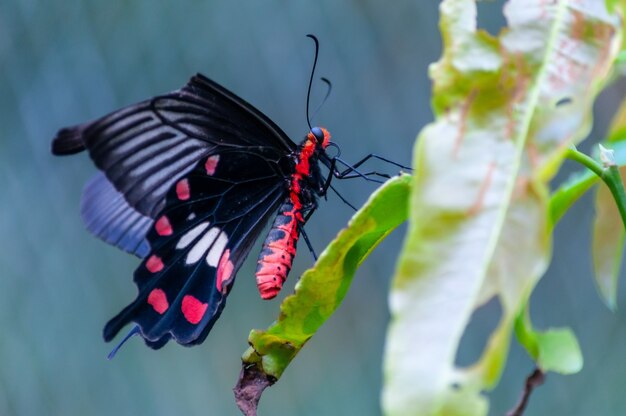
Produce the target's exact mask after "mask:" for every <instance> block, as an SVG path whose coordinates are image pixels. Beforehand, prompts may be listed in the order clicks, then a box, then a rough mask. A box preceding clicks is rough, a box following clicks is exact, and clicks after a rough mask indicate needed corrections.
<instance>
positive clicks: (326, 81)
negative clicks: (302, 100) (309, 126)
mask: <svg viewBox="0 0 626 416" xmlns="http://www.w3.org/2000/svg"><path fill="white" fill-rule="evenodd" d="M320 79H321V80H322V82H324V84H326V86H327V87H328V89H327V90H326V95H325V96H324V99H323V100H322V102H321V103H320V105H318V106H317V108H316V109H315V111H313V115H312V116H311V120H313V119H314V118H315V116H316V115H317V113H318V112H319V111H320V109H321V108H322V106H323V105H324V103H325V102H326V100H327V99H328V96H329V95H330V92H331V91H332V90H333V84H332V83H331V82H330V81H329V80H328V79H327V78H324V77H321V78H320Z"/></svg>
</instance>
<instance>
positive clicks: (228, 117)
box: [52, 74, 295, 256]
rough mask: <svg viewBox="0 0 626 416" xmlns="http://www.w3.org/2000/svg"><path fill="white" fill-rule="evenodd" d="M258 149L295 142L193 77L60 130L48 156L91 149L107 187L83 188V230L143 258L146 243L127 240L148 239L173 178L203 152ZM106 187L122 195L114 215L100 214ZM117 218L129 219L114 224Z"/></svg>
mask: <svg viewBox="0 0 626 416" xmlns="http://www.w3.org/2000/svg"><path fill="white" fill-rule="evenodd" d="M258 147H271V148H274V149H275V150H276V151H277V152H278V153H282V154H288V153H291V152H292V151H294V149H295V144H294V143H293V142H292V141H291V140H290V139H289V138H288V137H287V136H286V135H285V133H284V132H283V131H282V130H281V129H280V128H279V127H278V126H276V125H275V124H274V123H273V122H272V121H271V120H270V119H268V118H267V117H266V116H264V115H263V114H262V113H260V112H259V111H258V110H256V109H255V108H254V107H252V106H251V105H250V104H248V103H247V102H246V101H244V100H242V99H241V98H239V97H237V96H236V95H235V94H233V93H231V92H230V91H228V90H226V89H225V88H223V87H221V86H219V85H218V84H216V83H214V82H213V81H211V80H209V79H208V78H206V77H204V76H203V75H200V74H198V75H195V76H194V77H192V78H191V80H190V81H189V82H188V83H187V85H185V86H184V87H183V88H181V89H179V90H176V91H173V92H171V93H169V94H165V95H161V96H157V97H154V98H152V99H150V100H146V101H143V102H140V103H138V104H135V105H131V106H128V107H126V108H123V109H121V110H118V111H115V112H113V113H111V114H109V115H107V116H105V117H102V118H100V119H98V120H95V121H93V122H89V123H86V124H82V125H79V126H75V127H70V128H65V129H62V130H60V131H59V133H58V134H57V136H56V137H55V138H54V140H53V142H52V153H54V154H56V155H67V154H73V153H77V152H80V151H82V150H85V149H86V150H87V151H88V152H89V155H90V156H91V158H92V159H93V161H94V163H95V164H96V166H97V167H98V168H99V169H100V170H101V171H102V172H103V173H104V175H105V177H106V181H108V183H109V184H107V183H106V181H105V180H104V179H94V180H93V181H92V182H91V183H90V184H89V185H88V186H87V188H86V190H85V195H84V196H83V207H82V212H83V218H84V219H85V222H86V223H87V226H88V229H89V230H90V231H91V232H93V233H94V234H95V235H96V236H98V237H100V238H102V239H103V240H104V241H107V242H109V243H112V244H114V245H116V246H118V247H120V248H122V249H124V250H126V251H129V252H133V253H135V254H137V255H139V256H142V254H145V252H146V249H145V246H142V245H141V243H140V246H137V247H143V248H140V249H137V248H136V247H133V246H132V244H133V243H135V242H140V241H142V237H145V235H143V236H142V235H141V232H142V230H143V231H145V230H146V229H147V228H149V226H148V227H146V226H145V224H146V223H147V222H148V221H149V219H152V220H154V219H155V218H156V215H157V214H158V213H159V212H160V211H161V210H162V209H163V208H164V205H165V196H166V193H167V192H168V190H170V189H171V188H172V186H173V185H174V183H176V182H178V181H179V180H180V179H181V178H182V177H184V176H185V175H187V174H188V173H189V172H190V171H191V170H192V169H193V168H194V166H195V165H196V163H197V162H198V161H199V160H200V159H202V158H205V157H206V156H208V155H215V154H220V153H221V152H222V151H225V150H228V149H232V148H243V149H248V150H249V151H252V152H253V151H254V149H256V148H258ZM109 185H112V187H111V186H109ZM103 188H106V190H107V191H108V192H109V191H111V190H113V191H116V192H117V194H119V195H121V196H123V201H122V200H119V203H118V204H117V205H115V206H114V207H113V208H115V209H116V214H115V215H113V214H111V211H103V208H102V207H101V204H102V201H101V198H94V197H93V195H97V194H98V192H100V191H101V190H102V189H103ZM109 188H110V189H109ZM119 195H114V196H115V197H117V196H119ZM113 208H112V209H113ZM87 213H91V214H92V215H89V214H87ZM118 216H122V217H125V218H129V219H130V220H128V221H127V222H123V221H113V218H114V217H118ZM140 216H143V218H140ZM140 223H141V224H142V226H139V225H138V224H140ZM124 226H126V227H127V228H124ZM118 234H120V235H124V236H130V237H132V238H131V240H123V239H122V240H119V241H118V240H116V239H115V238H114V237H115V236H117V235H118ZM111 235H113V237H110V236H111ZM129 241H130V242H129Z"/></svg>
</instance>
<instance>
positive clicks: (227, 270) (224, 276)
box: [215, 250, 235, 293]
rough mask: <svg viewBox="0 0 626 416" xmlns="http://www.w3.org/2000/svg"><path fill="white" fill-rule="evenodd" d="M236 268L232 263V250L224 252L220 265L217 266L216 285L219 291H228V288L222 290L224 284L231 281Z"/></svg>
mask: <svg viewBox="0 0 626 416" xmlns="http://www.w3.org/2000/svg"><path fill="white" fill-rule="evenodd" d="M234 268H235V266H234V265H233V262H232V261H230V250H226V251H224V254H222V257H221V258H220V263H219V264H218V265H217V281H216V283H215V285H216V286H217V290H219V291H220V292H221V293H225V292H226V290H227V289H226V287H224V288H222V283H223V282H225V281H228V280H229V279H230V277H231V276H232V274H233V269H234ZM222 289H223V290H222Z"/></svg>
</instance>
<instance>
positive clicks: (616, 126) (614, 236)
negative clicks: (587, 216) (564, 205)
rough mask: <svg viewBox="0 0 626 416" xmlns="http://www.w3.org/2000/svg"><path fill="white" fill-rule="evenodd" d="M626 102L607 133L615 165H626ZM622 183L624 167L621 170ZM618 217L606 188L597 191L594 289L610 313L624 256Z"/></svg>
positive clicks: (621, 229) (614, 306)
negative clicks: (596, 289) (613, 153)
mask: <svg viewBox="0 0 626 416" xmlns="http://www.w3.org/2000/svg"><path fill="white" fill-rule="evenodd" d="M625 138H626V100H624V102H623V103H622V105H621V107H620V109H619V111H618V112H617V113H616V114H615V116H614V117H613V122H612V124H611V127H610V130H609V143H608V144H607V146H610V147H611V148H612V149H613V150H614V151H615V158H616V163H617V164H618V165H620V166H624V165H625V164H626V141H624V139H625ZM620 174H621V177H622V181H623V179H624V178H626V167H622V168H620ZM621 222H622V221H621V218H620V213H619V210H618V208H617V205H616V204H615V200H614V199H613V195H612V194H611V192H610V190H609V188H608V187H607V186H600V187H598V192H597V193H596V198H595V217H594V220H593V237H592V243H591V248H592V255H593V270H594V276H595V281H596V286H597V288H598V292H599V294H600V297H601V298H602V299H603V300H604V302H605V303H606V305H607V306H608V307H609V308H610V309H611V310H615V309H616V308H617V283H618V279H619V272H620V269H621V265H622V254H623V252H624V236H625V235H626V233H625V232H624V226H623V225H622V224H621Z"/></svg>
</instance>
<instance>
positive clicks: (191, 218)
mask: <svg viewBox="0 0 626 416" xmlns="http://www.w3.org/2000/svg"><path fill="white" fill-rule="evenodd" d="M194 218H196V214H195V213H194V212H192V213H191V214H189V216H188V217H187V221H191V220H193V219H194Z"/></svg>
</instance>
